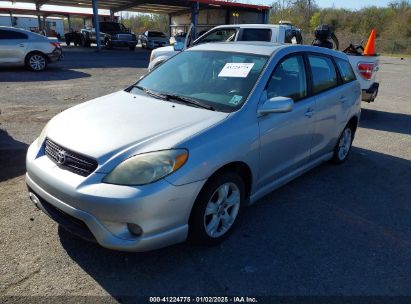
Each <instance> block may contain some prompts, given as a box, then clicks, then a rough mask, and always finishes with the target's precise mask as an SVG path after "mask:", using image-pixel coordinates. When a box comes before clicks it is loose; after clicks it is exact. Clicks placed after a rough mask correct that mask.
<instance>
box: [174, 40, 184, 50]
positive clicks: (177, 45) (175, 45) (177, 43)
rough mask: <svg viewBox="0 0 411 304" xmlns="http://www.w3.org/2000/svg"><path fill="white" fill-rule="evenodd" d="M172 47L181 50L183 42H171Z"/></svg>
mask: <svg viewBox="0 0 411 304" xmlns="http://www.w3.org/2000/svg"><path fill="white" fill-rule="evenodd" d="M173 48H174V51H176V52H181V51H182V50H183V49H184V43H183V42H175V43H174V44H173Z"/></svg>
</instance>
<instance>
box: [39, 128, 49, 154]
mask: <svg viewBox="0 0 411 304" xmlns="http://www.w3.org/2000/svg"><path fill="white" fill-rule="evenodd" d="M48 125H49V123H47V124H46V125H45V126H44V128H43V130H42V131H41V133H40V135H39V137H37V143H36V144H37V147H38V148H40V147H41V145H42V144H43V142H44V140H45V139H46V136H47V127H48Z"/></svg>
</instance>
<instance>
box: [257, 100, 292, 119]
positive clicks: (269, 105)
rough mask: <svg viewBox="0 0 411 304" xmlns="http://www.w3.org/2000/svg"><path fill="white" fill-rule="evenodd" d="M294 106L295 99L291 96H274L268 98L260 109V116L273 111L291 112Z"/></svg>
mask: <svg viewBox="0 0 411 304" xmlns="http://www.w3.org/2000/svg"><path fill="white" fill-rule="evenodd" d="M293 107H294V100H293V99H292V98H289V97H283V96H278V97H273V98H270V99H267V100H266V101H265V102H264V103H263V104H262V105H261V106H260V108H259V109H258V111H257V113H258V116H264V115H267V114H271V113H286V112H291V111H292V109H293Z"/></svg>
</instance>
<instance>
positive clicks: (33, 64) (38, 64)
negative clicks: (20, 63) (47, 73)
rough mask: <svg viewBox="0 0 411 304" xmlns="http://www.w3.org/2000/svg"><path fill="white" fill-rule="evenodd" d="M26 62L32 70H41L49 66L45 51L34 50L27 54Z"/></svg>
mask: <svg viewBox="0 0 411 304" xmlns="http://www.w3.org/2000/svg"><path fill="white" fill-rule="evenodd" d="M25 64H26V67H27V68H28V69H29V70H30V71H34V72H41V71H44V70H45V69H46V68H47V58H46V56H45V55H44V54H43V53H40V52H32V53H29V54H28V55H27V56H26V60H25Z"/></svg>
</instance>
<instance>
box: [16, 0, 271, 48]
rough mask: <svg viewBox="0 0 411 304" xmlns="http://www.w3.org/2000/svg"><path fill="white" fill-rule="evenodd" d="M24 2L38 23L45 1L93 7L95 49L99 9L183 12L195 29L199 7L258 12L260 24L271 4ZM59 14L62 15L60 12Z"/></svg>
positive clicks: (183, 0) (214, 1) (117, 0)
mask: <svg viewBox="0 0 411 304" xmlns="http://www.w3.org/2000/svg"><path fill="white" fill-rule="evenodd" d="M24 2H26V3H32V4H34V5H35V7H36V12H37V15H38V18H39V24H40V12H41V6H42V5H44V4H48V5H57V6H71V7H80V8H90V7H92V8H93V23H94V28H95V31H96V36H97V37H96V40H97V48H98V50H99V49H100V48H101V46H100V37H99V36H100V28H99V20H98V9H106V10H109V11H110V15H111V16H114V13H116V12H120V11H131V12H141V13H154V14H167V15H168V16H169V18H171V16H172V15H173V14H179V13H184V12H190V13H191V22H192V23H193V25H194V28H196V26H197V20H198V14H199V10H200V9H202V8H209V7H211V8H214V9H216V8H224V9H227V12H228V11H229V10H230V9H232V10H246V11H254V12H259V13H261V15H262V23H267V22H268V14H269V9H270V7H268V6H261V5H253V4H243V3H237V2H226V1H220V0H24ZM62 15H64V14H63V13H62Z"/></svg>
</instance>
